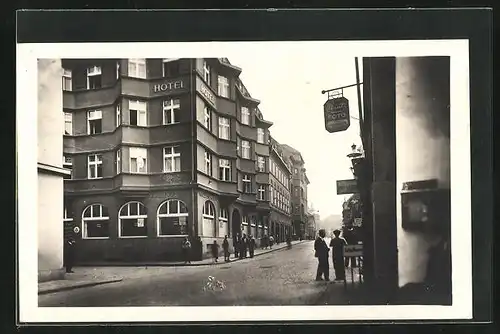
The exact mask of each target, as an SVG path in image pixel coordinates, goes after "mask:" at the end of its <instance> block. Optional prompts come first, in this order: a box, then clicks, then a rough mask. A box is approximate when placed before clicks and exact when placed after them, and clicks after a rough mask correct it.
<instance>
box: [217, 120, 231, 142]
mask: <svg viewBox="0 0 500 334" xmlns="http://www.w3.org/2000/svg"><path fill="white" fill-rule="evenodd" d="M226 121H227V122H226ZM224 131H227V138H225V136H223V135H224V134H225V132H224ZM219 139H222V140H231V120H230V119H229V118H227V117H222V116H219Z"/></svg>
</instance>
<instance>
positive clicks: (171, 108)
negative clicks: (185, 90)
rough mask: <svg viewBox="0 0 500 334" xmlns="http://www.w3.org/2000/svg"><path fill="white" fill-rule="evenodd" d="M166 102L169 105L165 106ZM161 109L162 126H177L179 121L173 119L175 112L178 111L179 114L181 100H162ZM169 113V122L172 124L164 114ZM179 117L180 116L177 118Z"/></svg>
mask: <svg viewBox="0 0 500 334" xmlns="http://www.w3.org/2000/svg"><path fill="white" fill-rule="evenodd" d="M167 102H170V105H166V103H167ZM162 107H163V109H162V110H163V125H172V124H179V123H180V120H178V119H176V117H175V112H176V111H178V112H179V113H180V111H181V100H180V99H175V98H171V99H166V100H163V102H162ZM167 112H168V113H170V120H171V121H172V122H170V123H169V122H168V118H167V117H166V113H167ZM179 117H180V116H179Z"/></svg>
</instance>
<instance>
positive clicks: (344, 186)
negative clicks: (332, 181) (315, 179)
mask: <svg viewBox="0 0 500 334" xmlns="http://www.w3.org/2000/svg"><path fill="white" fill-rule="evenodd" d="M358 192H359V191H358V182H357V181H356V179H352V180H337V195H348V194H357V193H358Z"/></svg>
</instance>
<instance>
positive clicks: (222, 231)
mask: <svg viewBox="0 0 500 334" xmlns="http://www.w3.org/2000/svg"><path fill="white" fill-rule="evenodd" d="M228 217H229V214H228V211H227V209H224V208H221V209H220V210H219V237H221V238H222V237H224V236H225V235H227V234H229V233H228Z"/></svg>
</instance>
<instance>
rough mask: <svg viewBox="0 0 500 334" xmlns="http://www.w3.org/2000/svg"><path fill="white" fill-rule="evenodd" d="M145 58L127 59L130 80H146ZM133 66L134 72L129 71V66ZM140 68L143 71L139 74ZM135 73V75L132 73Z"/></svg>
mask: <svg viewBox="0 0 500 334" xmlns="http://www.w3.org/2000/svg"><path fill="white" fill-rule="evenodd" d="M146 63H147V61H146V58H129V59H128V64H127V67H128V77H130V78H136V79H147V76H148V75H147V69H146ZM131 64H134V65H135V71H133V70H131V68H130V65H131ZM141 68H142V69H143V70H144V72H143V73H141V72H142V71H141ZM134 72H135V73H134Z"/></svg>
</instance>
